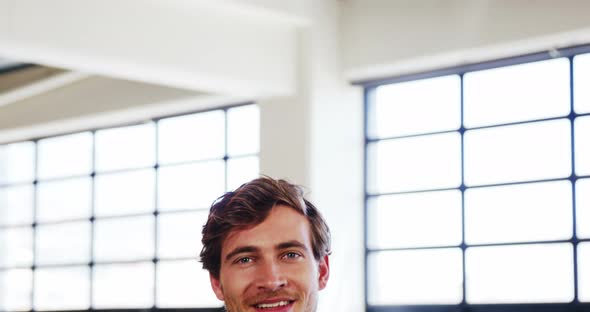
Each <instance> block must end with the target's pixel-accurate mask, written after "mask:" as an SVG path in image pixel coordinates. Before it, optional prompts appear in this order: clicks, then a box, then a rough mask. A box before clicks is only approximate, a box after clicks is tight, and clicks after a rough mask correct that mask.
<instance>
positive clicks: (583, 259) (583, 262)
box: [578, 242, 590, 302]
mask: <svg viewBox="0 0 590 312" xmlns="http://www.w3.org/2000/svg"><path fill="white" fill-rule="evenodd" d="M578 299H579V300H580V301H583V302H590V243H589V242H584V243H580V244H579V245H578Z"/></svg>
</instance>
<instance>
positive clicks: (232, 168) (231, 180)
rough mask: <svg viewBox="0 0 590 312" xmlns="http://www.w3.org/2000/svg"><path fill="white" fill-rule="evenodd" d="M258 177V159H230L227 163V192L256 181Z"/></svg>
mask: <svg viewBox="0 0 590 312" xmlns="http://www.w3.org/2000/svg"><path fill="white" fill-rule="evenodd" d="M258 175H259V169H258V157H257V156H253V157H240V158H230V159H229V160H228V161H227V191H233V190H235V189H236V188H238V187H240V185H242V184H244V183H246V182H248V181H250V180H253V179H256V178H257V177H258Z"/></svg>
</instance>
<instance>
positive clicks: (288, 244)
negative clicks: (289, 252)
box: [276, 240, 307, 250]
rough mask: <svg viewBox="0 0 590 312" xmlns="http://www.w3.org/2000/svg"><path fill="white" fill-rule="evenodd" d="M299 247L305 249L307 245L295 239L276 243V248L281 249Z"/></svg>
mask: <svg viewBox="0 0 590 312" xmlns="http://www.w3.org/2000/svg"><path fill="white" fill-rule="evenodd" d="M293 247H295V248H301V249H307V247H306V246H305V244H303V243H301V242H300V241H297V240H290V241H287V242H284V243H280V244H278V245H277V247H276V249H278V250H281V249H289V248H293Z"/></svg>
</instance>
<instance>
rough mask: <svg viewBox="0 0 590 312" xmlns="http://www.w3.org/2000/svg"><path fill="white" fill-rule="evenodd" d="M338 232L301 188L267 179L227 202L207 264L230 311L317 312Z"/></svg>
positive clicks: (206, 248)
mask: <svg viewBox="0 0 590 312" xmlns="http://www.w3.org/2000/svg"><path fill="white" fill-rule="evenodd" d="M329 254H330V231H329V228H328V226H327V224H326V222H325V221H324V219H323V218H322V216H321V214H320V212H319V211H318V210H317V209H316V208H315V207H314V206H313V205H312V204H311V203H310V202H308V201H307V200H306V199H304V198H303V191H302V189H301V188H300V187H298V186H296V185H293V184H290V183H288V182H286V181H284V180H274V179H272V178H269V177H262V178H259V179H255V180H253V181H250V182H248V183H246V184H244V185H242V186H240V187H239V188H238V189H236V190H235V191H233V192H228V193H226V194H225V195H223V196H221V197H220V198H219V199H218V200H217V201H216V202H215V203H214V204H213V206H212V207H211V210H210V212H209V218H208V219H207V223H206V224H205V226H204V227H203V249H202V251H201V262H203V268H205V269H207V270H208V271H209V275H210V280H211V287H212V288H213V291H214V292H215V295H216V296H217V298H219V299H220V300H223V301H224V302H225V307H226V309H227V311H228V312H246V311H257V312H263V311H266V312H287V311H292V312H314V311H315V310H316V306H317V300H318V298H317V297H318V291H319V290H322V289H323V288H324V287H326V283H327V282H328V277H329V275H330V269H329V261H328V256H329Z"/></svg>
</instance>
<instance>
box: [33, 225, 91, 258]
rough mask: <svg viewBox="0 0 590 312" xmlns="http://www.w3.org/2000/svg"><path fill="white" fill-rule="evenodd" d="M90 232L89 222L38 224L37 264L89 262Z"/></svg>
mask: <svg viewBox="0 0 590 312" xmlns="http://www.w3.org/2000/svg"><path fill="white" fill-rule="evenodd" d="M90 234H91V228H90V222H73V223H62V224H53V225H40V226H38V227H37V231H36V235H37V241H36V243H35V247H36V248H37V254H36V262H37V265H48V264H83V263H88V262H90Z"/></svg>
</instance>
